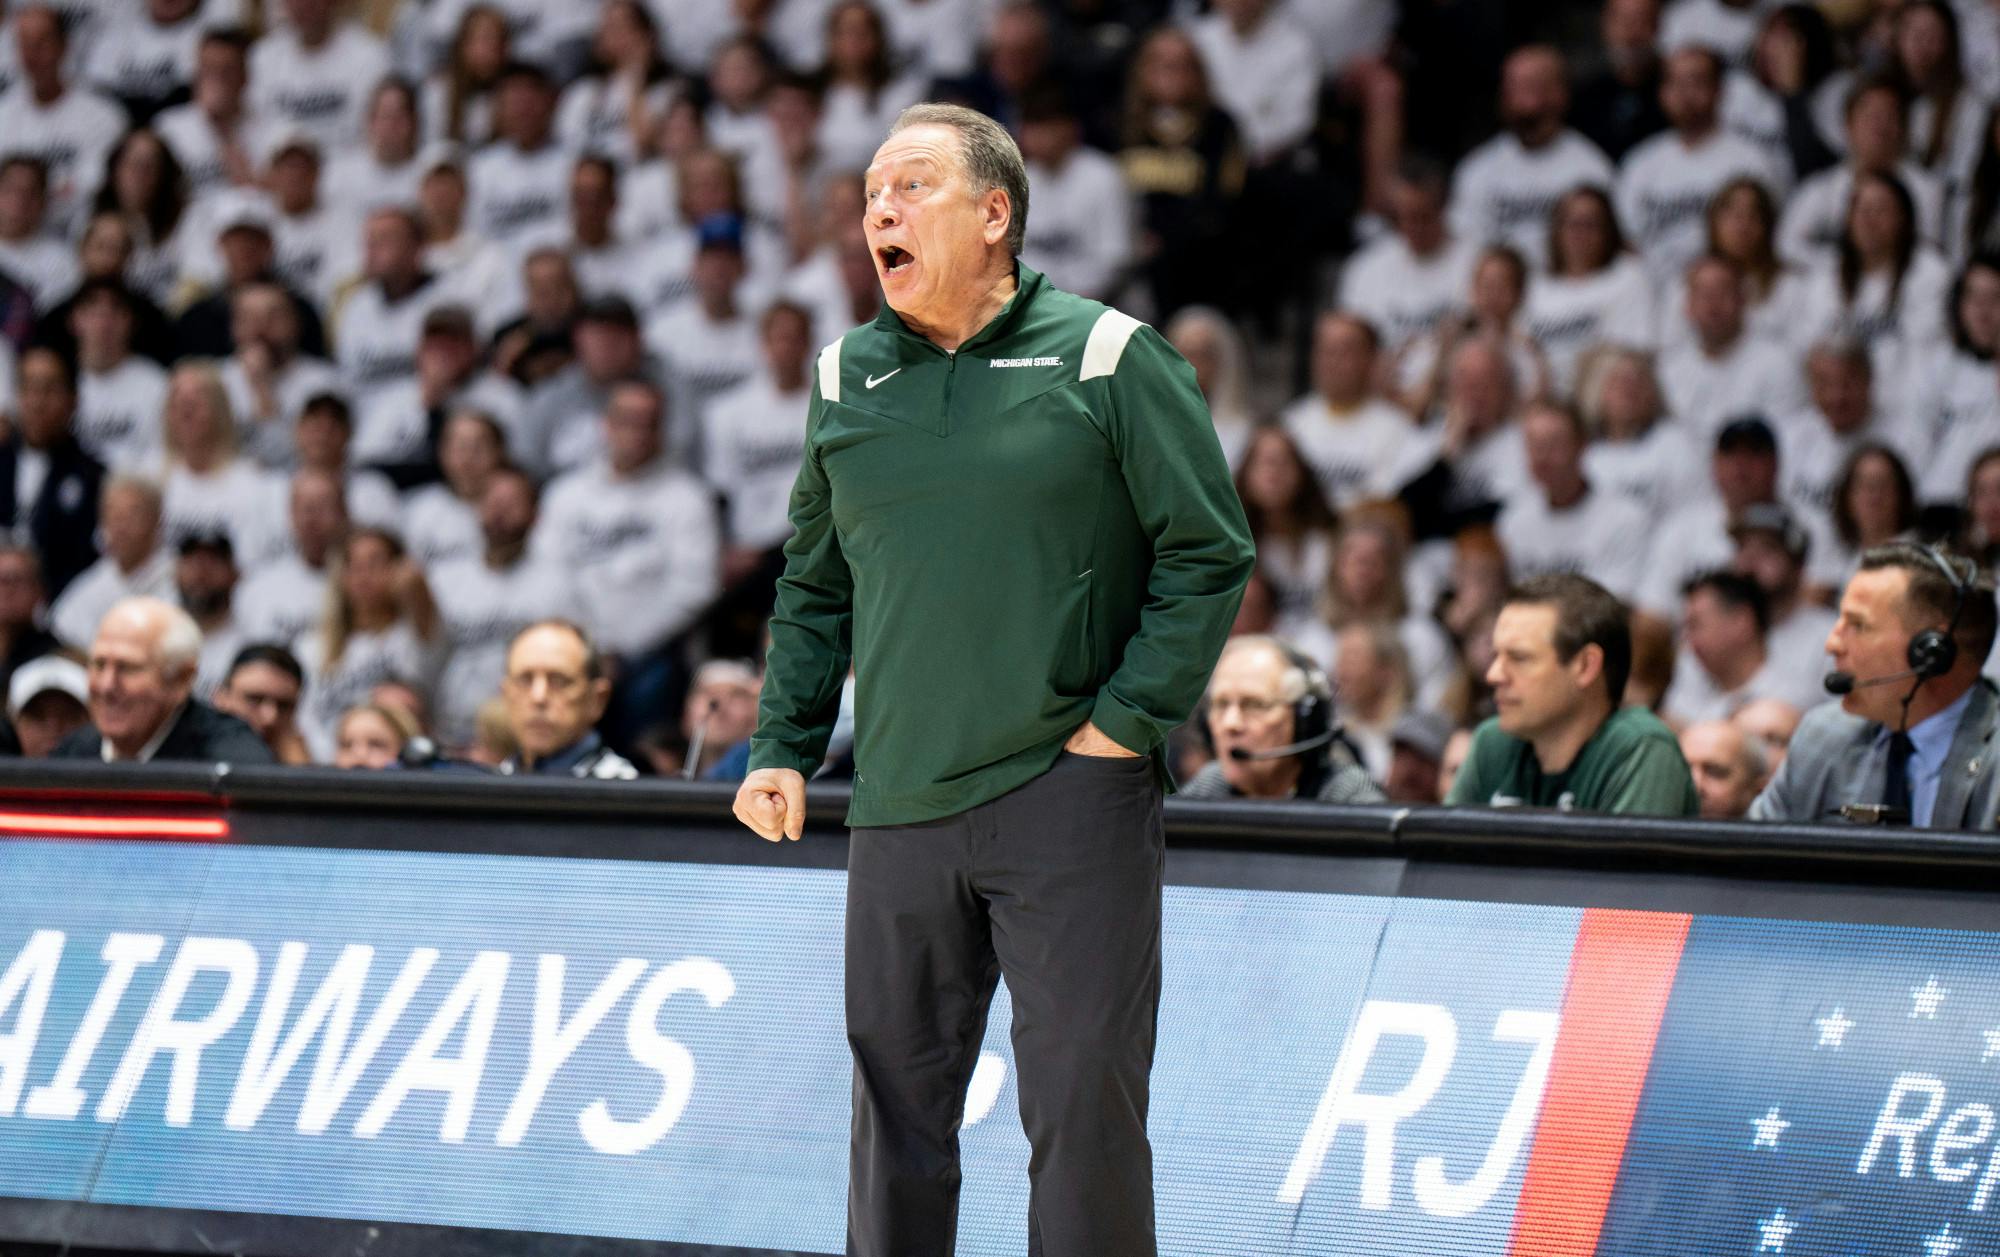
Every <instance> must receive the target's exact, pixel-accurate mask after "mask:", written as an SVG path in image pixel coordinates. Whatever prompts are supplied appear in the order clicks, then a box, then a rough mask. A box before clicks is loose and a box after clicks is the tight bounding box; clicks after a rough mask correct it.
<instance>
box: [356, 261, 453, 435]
mask: <svg viewBox="0 0 2000 1257" xmlns="http://www.w3.org/2000/svg"><path fill="white" fill-rule="evenodd" d="M451 300H454V295H453V294H452V293H451V291H450V290H448V289H447V288H446V287H445V286H444V285H443V284H441V283H438V282H436V281H435V280H434V281H432V282H430V283H427V284H424V285H422V286H421V287H419V288H418V289H417V290H416V291H415V292H412V293H410V294H409V295H408V296H406V297H404V298H402V299H401V300H400V301H390V300H389V299H388V298H387V297H386V296H385V295H384V294H383V292H382V288H381V286H380V285H379V284H362V285H360V286H358V287H356V288H355V289H354V290H353V291H352V292H350V293H348V294H347V296H346V298H345V299H344V300H342V301H341V303H340V304H339V305H338V306H336V307H335V308H334V311H333V315H332V318H331V319H330V320H329V326H328V328H327V332H328V334H329V335H330V337H331V338H332V340H333V345H334V357H335V361H337V362H338V363H339V364H340V373H341V377H342V378H343V379H344V380H346V382H347V388H348V392H349V394H350V396H349V399H348V400H349V402H350V403H351V404H352V405H353V406H354V407H355V408H356V412H357V413H359V410H360V408H361V406H362V405H363V404H364V403H365V402H366V400H367V398H368V397H369V396H370V395H371V394H373V393H375V392H376V391H378V390H380V389H382V388H385V387H387V386H388V385H391V384H395V383H398V382H400V381H405V380H412V379H414V378H415V377H416V371H417V342H418V340H420V339H421V338H422V336H423V329H424V318H425V316H426V315H428V314H429V313H430V312H431V311H432V310H433V309H436V308H437V307H438V306H440V305H443V304H445V303H446V302H448V301H451Z"/></svg>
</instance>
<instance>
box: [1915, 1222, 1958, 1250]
mask: <svg viewBox="0 0 2000 1257" xmlns="http://www.w3.org/2000/svg"><path fill="white" fill-rule="evenodd" d="M1964 1243H1965V1241H1964V1240H1962V1239H1959V1238H1958V1237H1957V1236H1956V1235H1953V1234H1952V1233H1951V1223H1949V1222H1947V1223H1945V1224H1944V1230H1942V1231H1939V1232H1938V1233H1937V1234H1936V1235H1931V1236H1927V1237H1925V1239H1924V1257H1951V1255H1952V1254H1953V1253H1955V1252H1957V1251H1958V1250H1959V1248H1960V1247H1961V1246H1963V1245H1964Z"/></svg>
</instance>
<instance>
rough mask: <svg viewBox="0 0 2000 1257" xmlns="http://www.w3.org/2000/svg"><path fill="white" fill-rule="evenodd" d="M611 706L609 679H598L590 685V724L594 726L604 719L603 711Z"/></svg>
mask: <svg viewBox="0 0 2000 1257" xmlns="http://www.w3.org/2000/svg"><path fill="white" fill-rule="evenodd" d="M609 706H611V678H610V677H599V678H597V679H596V680H595V681H592V682H591V683H590V723H591V724H592V725H593V726H594V725H596V724H597V722H598V721H600V720H602V719H604V709H605V708H607V707H609Z"/></svg>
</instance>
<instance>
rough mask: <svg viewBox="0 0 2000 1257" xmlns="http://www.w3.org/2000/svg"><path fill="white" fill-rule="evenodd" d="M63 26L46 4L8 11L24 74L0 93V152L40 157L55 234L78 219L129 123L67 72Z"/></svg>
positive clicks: (67, 49) (65, 232) (69, 64)
mask: <svg viewBox="0 0 2000 1257" xmlns="http://www.w3.org/2000/svg"><path fill="white" fill-rule="evenodd" d="M68 31H69V28H68V26H67V24H66V23H65V22H64V20H63V18H62V17H61V15H59V14H58V13H57V11H56V9H55V8H53V7H51V6H47V5H41V4H34V5H28V6H25V7H23V8H21V9H19V10H18V11H17V12H16V13H15V14H13V32H12V35H13V38H14V41H15V47H16V48H17V49H18V51H19V53H20V58H21V77H20V81H18V82H16V83H15V84H14V86H13V87H12V88H10V89H8V91H7V92H6V94H5V95H0V158H4V157H8V156H13V155H15V154H22V155H26V156H32V157H34V158H36V159H38V160H39V161H41V162H42V163H43V165H44V168H45V169H46V171H47V187H48V193H49V217H50V220H51V227H52V228H53V233H52V234H55V235H59V236H60V235H68V234H69V233H71V232H73V231H74V230H75V229H76V226H77V224H78V223H80V222H82V221H83V216H84V210H85V208H86V207H87V206H88V205H89V204H90V198H91V197H92V196H93V195H94V194H95V193H96V191H97V183H98V179H99V177H100V175H101V174H102V172H103V170H104V157H105V154H107V153H109V152H110V151H111V147H112V145H114V144H116V143H117V142H118V137H119V136H121V135H123V134H124V133H125V127H126V119H125V112H124V111H123V110H122V109H120V108H118V106H117V105H115V104H113V103H112V102H111V101H109V100H107V99H105V98H104V97H103V96H100V95H98V94H97V93H96V92H95V91H93V90H91V89H90V88H88V87H85V86H83V85H82V84H80V83H76V82H74V81H73V80H72V76H71V73H70V71H71V70H72V69H73V68H74V67H73V65H72V62H71V59H70V56H69V54H70V41H69V33H68Z"/></svg>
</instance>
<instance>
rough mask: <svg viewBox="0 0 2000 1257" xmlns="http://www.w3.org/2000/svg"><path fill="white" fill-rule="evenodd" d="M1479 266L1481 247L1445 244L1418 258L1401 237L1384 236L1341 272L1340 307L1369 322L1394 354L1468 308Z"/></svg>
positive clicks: (1450, 242) (1360, 251)
mask: <svg viewBox="0 0 2000 1257" xmlns="http://www.w3.org/2000/svg"><path fill="white" fill-rule="evenodd" d="M1478 261H1479V249H1478V246H1476V245H1474V244H1472V243H1470V242H1469V241H1465V240H1447V241H1446V242H1445V244H1444V246H1443V247H1442V248H1440V249H1438V250H1437V251H1436V252H1435V253H1432V254H1431V255H1430V256H1428V257H1418V256H1417V255H1416V254H1415V253H1414V252H1413V251H1412V250H1411V249H1410V246H1409V243H1408V242H1407V241H1405V240H1404V239H1403V238H1402V237H1401V236H1399V235H1396V234H1394V233H1389V234H1386V235H1383V236H1381V237H1378V238H1377V239H1375V240H1374V241H1372V242H1370V243H1369V244H1367V245H1364V246H1363V247H1362V248H1361V249H1360V250H1358V251H1357V252H1356V253H1355V254H1354V256H1353V257H1352V258H1350V259H1349V260H1348V262H1347V265H1346V266H1345V267H1344V268H1342V270H1341V273H1340V308H1341V309H1343V310H1348V311H1351V312H1353V313H1355V314H1358V315H1360V316H1361V317H1362V318H1364V319H1367V320H1368V322H1369V323H1370V324H1371V325H1372V326H1373V327H1374V328H1375V331H1376V333H1377V334H1378V335H1380V336H1381V338H1382V347H1383V348H1384V349H1385V350H1388V351H1390V352H1392V353H1393V352H1394V351H1395V350H1396V349H1397V348H1399V347H1401V346H1402V345H1405V344H1407V343H1409V342H1410V341H1411V340H1413V339H1415V338H1416V337H1418V336H1421V335H1423V334H1424V333H1426V332H1429V331H1432V330H1434V329H1435V328H1436V327H1437V326H1438V324H1440V323H1442V322H1443V321H1444V320H1445V318H1446V316H1448V315H1450V314H1453V313H1456V312H1458V311H1462V310H1464V309H1465V307H1466V299H1467V295H1468V294H1469V293H1470V292H1471V289H1472V269H1473V267H1474V266H1475V265H1476V264H1477V263H1478Z"/></svg>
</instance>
